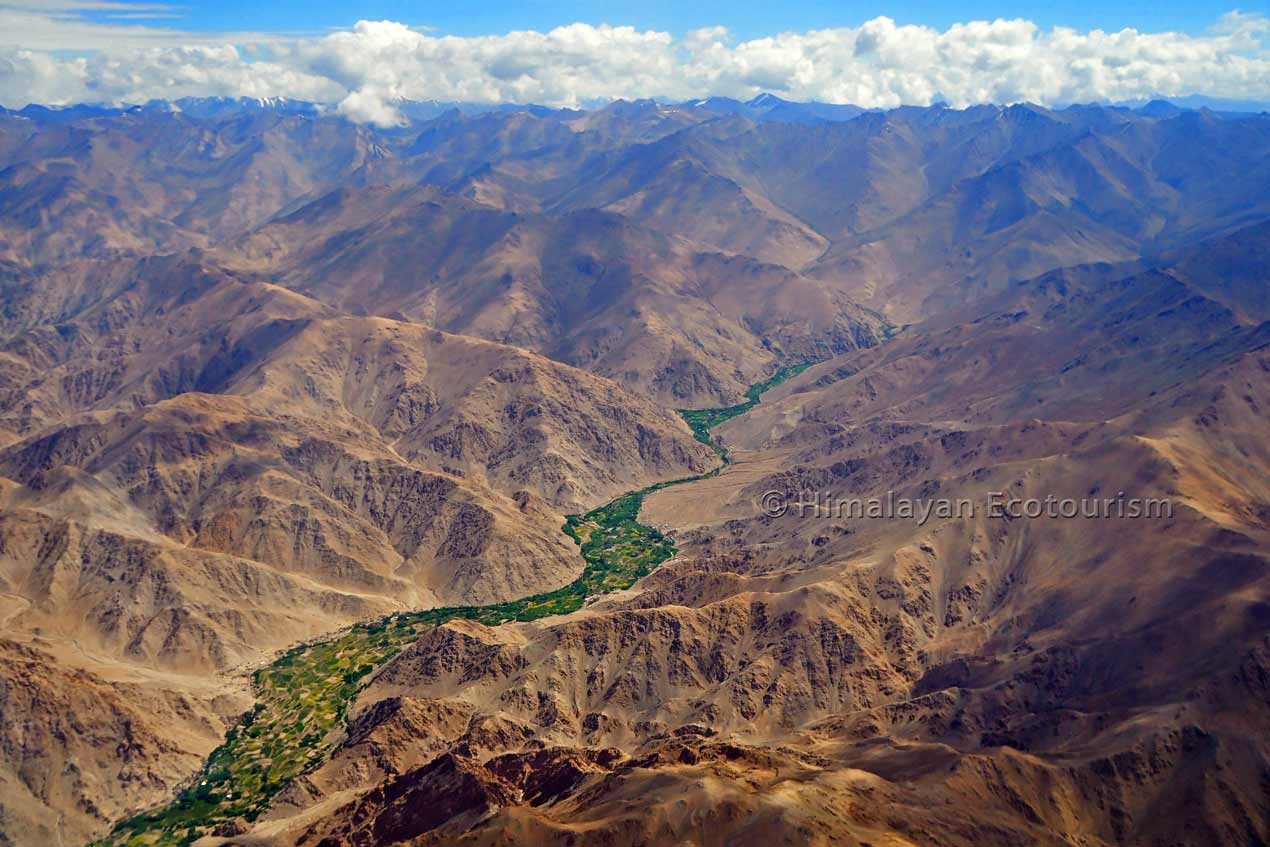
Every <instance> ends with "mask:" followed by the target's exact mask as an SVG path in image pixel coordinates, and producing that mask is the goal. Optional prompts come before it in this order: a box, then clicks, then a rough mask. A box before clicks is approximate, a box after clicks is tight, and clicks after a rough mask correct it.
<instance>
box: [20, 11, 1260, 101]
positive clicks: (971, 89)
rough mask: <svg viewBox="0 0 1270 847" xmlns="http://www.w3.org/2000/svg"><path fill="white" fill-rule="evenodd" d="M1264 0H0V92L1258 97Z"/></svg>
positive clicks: (323, 97)
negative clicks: (1228, 1) (870, 0)
mask: <svg viewBox="0 0 1270 847" xmlns="http://www.w3.org/2000/svg"><path fill="white" fill-rule="evenodd" d="M1261 2H1263V3H1265V2H1266V0H1261ZM1266 11H1267V10H1266V9H1248V8H1244V9H1242V10H1241V9H1238V8H1237V7H1230V6H1224V5H1213V4H1212V3H1209V2H1204V0H1201V2H1191V3H1184V2H1181V0H1157V2H1153V3H1151V4H1150V5H1149V6H1148V5H1147V4H1146V3H1144V2H1139V0H1118V1H1114V0H1113V2H1112V3H1110V4H1108V3H1105V2H1104V3H1099V4H1095V3H1092V2H1089V3H1085V4H1082V5H1080V6H1068V7H1061V8H1056V7H1054V6H1051V5H1049V4H1044V3H1040V2H1034V0H1010V2H1005V0H968V2H961V3H956V4H954V3H951V2H948V0H897V2H892V3H891V4H890V5H888V6H886V7H884V8H883V7H878V6H865V5H849V4H839V5H836V6H826V5H824V4H817V3H811V2H806V0H795V2H793V3H789V2H786V3H783V4H782V3H775V2H765V3H747V4H745V5H742V6H737V5H733V4H729V3H724V2H721V0H696V2H688V3H684V2H673V3H672V2H669V0H653V2H649V3H644V4H642V5H639V6H635V5H626V4H618V3H615V2H608V0H606V2H601V3H591V4H588V5H585V6H582V5H579V4H576V3H566V2H562V0H530V2H524V0H521V2H514V3H513V2H510V0H493V2H484V3H477V4H471V3H468V4H463V3H455V2H448V3H408V2H403V0H370V2H364V3H360V4H357V5H356V6H353V5H350V4H344V3H338V4H337V3H333V2H330V0H304V2H301V1H300V0H273V2H269V0H263V2H262V0H222V2H218V3H214V4H213V3H203V2H193V3H188V4H178V3H171V2H166V0H0V105H5V106H19V107H20V106H23V105H25V104H26V103H28V102H35V103H49V104H59V103H72V102H83V101H91V102H110V103H144V102H147V101H148V100H150V99H168V100H171V99H177V98H180V97H188V96H233V97H240V96H245V97H275V96H283V97H291V98H298V99H304V100H313V101H318V102H322V103H328V104H331V105H332V106H333V107H334V108H336V109H338V111H339V112H340V113H342V114H344V115H346V116H348V117H349V118H351V119H353V120H359V121H366V122H370V123H376V124H381V125H382V124H393V123H395V122H399V121H400V120H401V113H400V111H399V110H398V108H397V105H396V104H399V103H400V102H401V101H402V100H442V101H462V102H473V103H493V102H499V103H539V104H543V105H547V106H569V107H578V106H591V105H596V104H599V103H604V102H609V101H611V100H613V99H616V98H626V99H633V98H642V97H658V98H662V99H665V100H676V99H680V100H686V99H692V98H696V97H705V96H709V95H724V96H729V97H736V98H739V99H748V98H750V97H753V96H754V95H756V94H758V93H760V92H768V93H772V94H775V95H777V96H780V97H784V98H786V99H790V100H820V101H824V102H830V103H852V104H854V105H857V106H864V107H870V108H892V107H895V106H898V105H918V106H922V105H928V104H930V103H932V102H935V101H937V100H939V101H944V102H947V103H949V104H951V105H953V106H957V107H960V106H966V105H970V104H974V103H987V102H990V103H1004V104H1009V103H1019V102H1032V103H1039V104H1042V105H1066V104H1070V103H1092V102H1119V101H1126V100H1143V99H1151V98H1154V97H1180V96H1186V95H1191V94H1201V95H1208V96H1212V97H1220V98H1231V99H1240V100H1245V101H1258V102H1263V101H1267V100H1270V16H1268V15H1267V14H1266Z"/></svg>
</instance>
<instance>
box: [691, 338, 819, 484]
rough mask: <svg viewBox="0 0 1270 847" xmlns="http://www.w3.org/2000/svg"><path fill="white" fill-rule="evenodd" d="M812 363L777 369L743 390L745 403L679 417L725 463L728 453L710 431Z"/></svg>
mask: <svg viewBox="0 0 1270 847" xmlns="http://www.w3.org/2000/svg"><path fill="white" fill-rule="evenodd" d="M811 365H812V363H811V362H807V363H804V364H800V365H786V366H784V367H782V368H779V369H778V370H777V371H776V373H774V374H772V375H771V376H770V377H768V378H767V379H765V380H763V381H762V382H756V383H754V384H753V385H751V386H750V387H749V388H747V389H746V390H745V402H744V403H737V404H736V405H735V406H723V407H722V408H717V409H680V410H679V415H680V417H682V418H683V419H684V421H686V422H687V424H688V426H689V427H690V428H691V429H692V434H693V435H694V436H696V438H697V440H698V441H700V442H701V443H702V444H705V445H708V446H709V447H710V448H711V449H712V450H714V452H716V453H718V454H719V458H721V459H723V460H724V461H725V462H726V461H727V459H728V451H727V449H726V448H724V447H723V446H722V445H720V444H719V443H718V442H716V441H715V440H714V436H712V435H711V434H710V430H712V429H714V428H715V427H716V426H718V425H719V424H721V423H724V422H725V421H730V420H732V419H733V418H735V417H737V416H739V415H744V414H745V413H746V412H748V411H749V410H750V409H753V408H754V407H755V406H757V405H758V401H759V398H760V397H762V396H763V394H765V393H766V392H768V391H770V390H772V389H773V388H775V387H776V386H778V385H780V384H781V383H782V382H784V381H786V380H787V379H790V378H792V377H795V376H798V374H800V373H802V372H803V371H805V370H807V369H808V368H809V367H811Z"/></svg>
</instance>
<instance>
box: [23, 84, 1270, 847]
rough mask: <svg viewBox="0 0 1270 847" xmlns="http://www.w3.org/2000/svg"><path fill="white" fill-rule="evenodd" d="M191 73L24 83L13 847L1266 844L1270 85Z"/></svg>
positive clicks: (1269, 788)
mask: <svg viewBox="0 0 1270 847" xmlns="http://www.w3.org/2000/svg"><path fill="white" fill-rule="evenodd" d="M187 105H188V107H189V109H188V112H184V113H183V112H180V111H175V110H173V109H170V108H164V107H163V105H162V104H152V105H151V106H148V107H146V108H138V109H130V110H114V109H107V108H88V107H85V108H82V109H72V110H62V111H55V112H54V111H47V110H46V111H45V112H41V111H40V110H38V109H37V110H23V112H21V113H8V112H5V113H3V114H0V622H2V623H3V625H4V629H5V637H4V639H2V640H0V788H2V789H3V790H2V792H0V794H2V797H0V844H3V845H10V844H12V845H15V847H26V845H43V844H84V843H88V842H90V841H91V840H92V839H95V838H102V837H107V838H108V839H109V840H108V842H107V843H110V844H128V845H136V844H162V845H168V844H180V843H186V842H189V841H191V840H193V839H197V840H198V841H197V843H199V844H200V845H231V844H232V845H244V847H246V845H252V847H260V845H305V847H313V846H314V845H318V847H344V845H357V847H377V845H387V844H473V845H478V844H490V845H493V844H507V843H543V844H611V845H653V844H700V845H706V844H711V845H713V844H768V843H778V844H791V845H795V844H797V845H805V844H825V845H828V844H835V845H836V844H848V845H850V844H855V845H866V844H867V845H875V847H876V845H882V844H888V845H936V844H939V845H975V847H983V845H1002V847H1007V845H1008V847H1014V845H1018V844H1045V845H1050V844H1052V845H1056V846H1057V845H1067V847H1070V845H1077V844H1079V845H1087V847H1111V845H1130V847H1148V845H1150V846H1151V847H1155V845H1160V844H1170V845H1171V844H1178V845H1187V847H1190V845H1194V847H1201V846H1202V845H1213V844H1249V845H1253V844H1267V843H1270V801H1268V800H1267V798H1268V797H1270V742H1268V741H1267V738H1266V734H1265V732H1264V727H1265V726H1266V725H1270V706H1268V705H1267V704H1270V689H1268V687H1267V686H1268V684H1270V683H1268V682H1267V680H1270V483H1267V480H1268V479H1270V447H1268V445H1270V439H1267V437H1266V436H1267V434H1266V424H1265V417H1266V410H1267V409H1270V380H1268V379H1267V376H1268V375H1270V305H1268V303H1270V301H1268V300H1267V296H1266V291H1267V287H1266V284H1267V282H1268V281H1270V280H1268V277H1267V274H1268V270H1267V254H1268V251H1270V224H1268V223H1267V221H1270V205H1268V204H1267V200H1266V198H1267V197H1270V191H1268V190H1267V189H1268V188H1270V170H1267V164H1266V163H1267V162H1268V161H1270V156H1267V152H1268V151H1270V118H1267V117H1266V116H1264V115H1262V116H1257V115H1248V116H1224V117H1223V116H1218V115H1215V114H1213V113H1209V112H1206V111H1193V110H1179V109H1164V108H1160V107H1158V106H1157V107H1155V108H1149V109H1143V110H1130V109H1123V108H1113V107H1093V106H1074V107H1071V108H1067V109H1062V110H1047V109H1041V108H1039V107H1034V106H1029V105H1017V106H1011V107H1008V108H1007V107H997V106H980V107H974V108H970V109H964V110H955V109H948V108H944V107H931V108H926V109H918V108H901V109H895V110H890V111H886V112H863V111H860V110H852V109H849V108H848V109H844V110H833V109H830V108H829V107H824V108H815V107H816V105H817V104H790V103H784V102H780V101H776V100H775V99H774V98H773V99H772V100H765V99H763V98H758V99H756V100H754V101H751V102H750V103H746V104H741V103H736V102H733V101H725V100H723V99H720V98H712V99H709V100H704V101H693V102H689V103H685V104H681V105H678V106H667V105H665V104H658V103H654V102H651V101H639V102H633V103H627V102H619V103H615V104H612V105H611V106H609V107H606V108H604V109H597V110H585V111H573V110H551V109H540V108H524V109H490V110H465V109H443V108H442V107H440V106H429V105H427V104H423V105H418V104H416V107H414V108H407V107H406V106H405V105H403V109H404V110H405V111H406V112H407V113H412V114H417V115H420V116H421V117H420V119H418V120H414V121H413V122H411V123H409V124H407V125H404V126H400V127H395V128H393V129H391V130H377V129H372V128H368V127H361V126H356V125H353V124H351V123H348V122H346V121H344V120H342V119H340V118H338V117H336V116H335V115H333V114H331V113H324V112H322V111H321V110H319V109H317V108H308V107H304V106H302V105H299V104H294V103H292V104H286V103H278V104H265V103H255V104H254V105H251V104H245V103H238V104H234V103H226V102H218V103H213V102H209V103H193V102H191V103H189V104H187ZM478 111H479V113H477V112H478ZM781 366H787V367H781ZM799 366H807V367H806V368H805V369H800V367H799ZM778 368H779V369H778ZM689 407H691V408H693V409H695V410H696V411H694V412H691V413H688V414H686V416H681V415H679V414H676V412H675V411H674V410H675V409H677V408H689ZM714 407H724V408H714ZM710 438H713V439H715V442H714V443H713V444H707V443H704V440H708V439H710ZM671 482H674V483H675V484H673V485H669V484H667V483H671ZM773 497H774V498H775V502H776V504H777V505H778V506H783V509H777V510H776V511H779V512H780V513H779V514H776V513H774V512H772V503H773V499H772V498H773ZM1027 498H1031V499H1032V500H1034V501H1036V502H1037V503H1040V504H1043V506H1042V510H1041V511H1040V512H1038V514H1037V515H1035V516H1033V515H1030V514H1028V513H1026V511H1017V510H1015V511H1010V508H1012V507H1008V506H1004V505H1003V504H1004V503H1006V502H1007V501H1008V502H1012V503H1015V504H1020V503H1022V502H1024V500H1025V499H1027ZM897 500H898V501H903V502H906V503H909V504H911V506H910V509H909V510H908V511H901V512H900V513H896V512H895V506H894V504H895V503H896V501H897ZM808 501H810V505H809V504H808ZM1069 501H1070V502H1072V503H1077V504H1080V505H1078V506H1077V509H1076V511H1075V513H1073V514H1071V515H1066V514H1061V513H1051V512H1049V511H1046V509H1048V508H1050V506H1049V504H1051V503H1053V504H1056V505H1055V506H1054V508H1060V507H1059V506H1058V505H1057V504H1060V503H1066V502H1069ZM1130 501H1132V502H1136V503H1139V504H1141V503H1142V502H1143V501H1146V502H1148V503H1152V504H1154V506H1148V507H1147V508H1148V512H1147V514H1145V515H1142V514H1137V513H1135V514H1126V513H1125V506H1126V504H1127V503H1128V502H1130ZM800 503H802V504H803V505H801V506H800V505H799V504H800ZM853 503H854V504H856V505H851V504H853ZM939 503H947V505H946V506H943V507H940V506H938V504H939ZM817 504H819V505H817ZM868 504H873V505H868ZM1090 504H1093V505H1092V508H1093V509H1094V511H1093V512H1092V513H1089V509H1090V508H1091V507H1090ZM901 508H902V507H901ZM1003 508H1006V509H1007V511H1006V512H1004V513H1003V512H1002V509H1003ZM1013 508H1016V509H1017V508H1019V507H1017V505H1016V507H1013ZM1139 508H1141V506H1140V505H1139ZM817 509H821V510H823V511H816V510H817ZM1151 509H1153V510H1154V511H1150V510H1151ZM566 514H568V515H570V517H568V518H567V520H566Z"/></svg>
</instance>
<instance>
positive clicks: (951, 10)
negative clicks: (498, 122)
mask: <svg viewBox="0 0 1270 847" xmlns="http://www.w3.org/2000/svg"><path fill="white" fill-rule="evenodd" d="M1232 8H1236V7H1234V6H1231V5H1230V4H1228V3H1221V2H1216V3H1215V2H1206V1H1203V0H1202V1H1201V2H1183V0H1159V2H1143V0H1111V1H1110V2H1091V1H1090V0H1087V2H1082V3H1067V4H1061V5H1055V4H1053V3H1047V2H1040V1H1039V0H967V2H951V0H892V2H889V3H886V4H875V3H817V2H808V0H795V2H784V3H780V2H765V3H744V4H738V3H728V2H722V0H693V2H671V1H670V0H650V2H645V3H629V2H626V3H619V2H607V0H606V2H591V3H571V2H560V0H521V1H520V2H513V0H486V1H485V2H467V3H454V2H450V3H437V2H427V3H415V2H407V0H368V2H362V3H356V4H350V3H342V2H332V0H270V1H268V2H261V0H224V2H216V3H208V2H186V3H179V4H173V7H172V8H169V9H166V10H163V11H162V12H161V13H160V14H162V15H164V16H165V17H162V18H156V19H154V20H153V21H152V22H153V23H156V24H159V23H166V24H168V25H172V26H178V27H181V28H183V29H192V30H198V31H234V30H254V31H273V32H295V31H306V32H315V31H319V32H320V31H323V30H327V29H330V28H336V27H348V26H351V25H352V24H353V23H354V22H355V21H357V20H359V19H368V20H393V21H399V22H401V23H405V24H408V25H411V26H420V27H434V28H435V29H436V30H437V31H438V32H439V33H445V34H452V35H465V36H472V35H485V34H490V33H503V32H507V31H509V30H514V29H535V30H547V29H551V28H553V27H556V26H560V25H562V24H569V23H574V22H579V21H580V22H584V23H592V24H599V23H608V24H614V25H629V26H634V27H636V28H637V29H656V30H661V31H665V32H670V33H672V34H676V35H679V34H683V33H685V32H688V31H689V30H693V29H697V28H699V27H706V26H716V25H723V26H726V27H728V29H729V30H730V31H731V32H732V33H733V34H734V35H735V36H736V37H737V38H739V39H751V38H758V37H762V36H765V35H772V34H775V33H777V32H782V31H791V30H792V31H805V30H810V29H823V28H831V27H854V26H859V25H860V24H862V23H864V22H865V21H867V20H869V19H871V18H874V17H877V16H878V15H886V16H888V17H891V18H894V19H895V20H896V21H897V22H899V23H901V24H905V23H910V24H924V25H926V26H931V27H936V28H938V29H945V28H947V27H948V26H950V25H952V24H954V23H958V22H962V21H968V20H993V19H996V18H1020V17H1021V18H1027V19H1029V20H1031V21H1033V22H1035V23H1037V24H1038V25H1040V26H1042V27H1044V28H1050V27H1053V26H1069V27H1073V28H1075V29H1078V30H1088V29H1103V30H1120V29H1123V28H1125V27H1132V28H1135V29H1138V30H1141V31H1144V32H1162V31H1168V30H1175V31H1180V32H1187V33H1190V34H1193V35H1198V34H1201V33H1203V32H1205V31H1206V30H1207V29H1208V28H1209V27H1210V26H1211V25H1212V24H1213V23H1214V21H1216V20H1217V19H1218V18H1219V17H1220V16H1221V15H1222V14H1223V13H1225V12H1228V11H1230V10H1231V9H1232ZM1241 8H1242V9H1243V10H1244V11H1255V10H1256V5H1255V4H1252V5H1248V4H1244V5H1243V6H1242V7H1241ZM1265 8H1266V9H1270V6H1266V7H1265ZM89 14H91V15H92V16H93V17H95V18H98V19H103V20H104V19H106V18H107V17H108V16H109V13H107V12H92V13H89ZM129 14H130V15H135V16H138V17H140V16H141V15H143V13H141V12H137V11H132V12H130V13H129ZM168 15H171V16H172V17H166V16H168Z"/></svg>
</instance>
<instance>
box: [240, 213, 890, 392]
mask: <svg viewBox="0 0 1270 847" xmlns="http://www.w3.org/2000/svg"><path fill="white" fill-rule="evenodd" d="M217 255H218V260H220V261H223V262H225V263H226V264H228V265H229V266H231V267H237V268H242V269H251V270H252V271H255V272H260V273H267V274H269V275H270V277H271V278H272V279H274V280H275V281H277V282H279V283H280V284H282V285H286V286H288V287H290V288H293V289H295V290H297V291H302V292H304V293H306V294H308V295H311V296H314V297H316V298H317V299H319V300H322V301H323V302H325V303H328V304H331V305H332V306H334V307H337V308H340V309H344V310H351V311H355V312H364V313H368V314H378V315H397V314H402V315H406V316H408V317H410V318H412V319H417V320H421V321H423V322H425V323H430V324H433V325H435V326H438V327H440V328H442V329H446V330H449V331H454V332H461V333H464V334H472V335H478V336H481V337H484V338H490V339H492V340H495V341H499V342H503V343H509V344H516V345H518V346H522V347H527V348H529V349H532V350H535V351H537V352H541V353H543V354H545V355H548V356H550V357H552V358H554V359H557V360H560V361H565V362H568V363H570V364H574V365H577V366H579V367H583V368H586V369H587V370H591V371H593V372H596V373H599V374H602V375H605V376H609V377H611V378H613V379H615V380H617V381H619V382H621V383H623V384H624V385H626V386H628V387H630V388H635V389H638V390H640V391H642V392H647V393H649V394H650V395H652V396H654V397H658V398H660V399H662V400H663V401H664V402H665V403H667V404H668V405H669V404H674V405H709V404H712V403H715V404H717V403H720V402H730V401H733V400H735V399H736V398H737V397H738V396H739V394H740V392H741V391H742V390H743V389H744V387H745V386H746V385H748V384H749V383H750V382H753V381H755V379H757V377H758V375H759V374H761V373H764V372H765V369H770V364H771V363H772V362H773V361H775V360H776V359H777V358H780V357H782V356H783V357H785V358H803V357H817V356H821V355H824V354H827V353H829V352H833V351H840V350H847V349H854V348H855V347H857V346H862V345H867V344H871V343H873V341H874V335H873V328H872V326H873V324H874V323H875V319H874V318H873V317H872V316H871V315H870V314H868V313H866V312H864V311H862V310H860V309H858V308H856V307H855V306H854V305H853V304H852V303H851V302H850V301H849V300H847V299H846V298H845V297H843V296H842V295H840V294H837V293H835V292H834V291H832V290H831V289H829V288H828V287H827V286H825V285H823V284H820V283H815V282H811V281H809V280H808V279H806V278H804V277H801V276H798V275H797V274H795V273H793V272H791V271H788V270H786V269H785V268H783V267H779V266H776V265H768V264H763V263H760V262H757V261H754V260H752V259H748V258H745V257H741V256H728V255H723V254H719V253H711V252H703V251H702V250H701V249H700V248H698V247H696V246H694V245H693V244H691V243H690V242H686V241H683V240H680V239H677V238H670V237H667V236H664V235H661V234H660V233H657V232H654V231H651V230H648V229H645V228H643V227H639V226H636V225H634V224H632V223H631V222H630V221H628V220H626V219H625V218H622V217H620V216H617V215H613V214H608V213H603V212H596V211H584V212H577V213H573V214H569V215H566V216H564V217H547V216H542V215H533V214H514V213H509V212H503V211H499V210H496V209H493V208H490V207H486V206H481V205H479V204H476V203H474V202H472V201H470V200H467V199H465V198H461V197H457V196H455V195H450V194H445V193H442V192H440V191H438V190H436V189H434V188H419V189H396V188H382V189H370V190H359V191H353V190H341V191H338V192H334V193H332V194H330V195H327V196H325V197H323V198H321V199H320V200H318V201H315V202H314V203H312V204H310V205H309V206H307V207H305V208H303V209H300V210H298V211H297V212H295V213H294V214H292V215H289V216H287V217H285V218H282V219H279V220H277V221H275V222H273V223H272V224H270V225H268V226H266V227H263V228H262V229H261V230H259V231H258V232H256V233H253V234H252V235H251V236H250V237H248V238H247V239H245V240H244V241H242V242H240V243H235V244H233V245H229V246H226V247H224V248H222V249H221V250H219V251H218V253H217Z"/></svg>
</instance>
